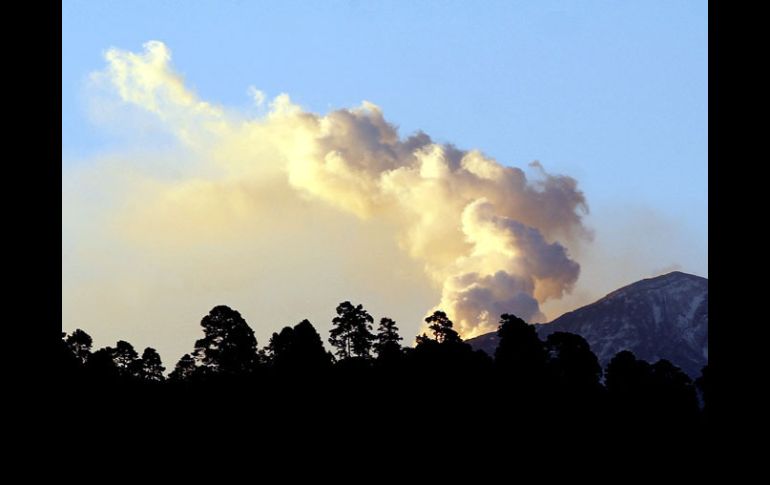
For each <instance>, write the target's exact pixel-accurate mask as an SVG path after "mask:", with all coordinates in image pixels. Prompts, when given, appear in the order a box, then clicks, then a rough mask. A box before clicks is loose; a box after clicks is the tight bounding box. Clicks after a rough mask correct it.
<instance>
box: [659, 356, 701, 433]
mask: <svg viewBox="0 0 770 485" xmlns="http://www.w3.org/2000/svg"><path fill="white" fill-rule="evenodd" d="M652 384H653V387H652V389H653V393H654V396H655V403H654V410H655V412H656V414H657V416H656V417H657V418H658V419H661V420H665V421H666V422H670V423H676V424H677V425H691V424H693V421H694V420H695V419H696V417H697V414H698V398H697V394H696V392H695V386H694V385H693V382H692V379H690V377H689V376H688V375H687V374H685V373H684V372H683V371H682V369H680V368H679V367H677V366H675V365H674V364H672V363H671V362H669V361H668V360H666V359H661V360H659V361H657V362H656V363H655V364H653V365H652Z"/></svg>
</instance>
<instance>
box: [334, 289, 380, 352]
mask: <svg viewBox="0 0 770 485" xmlns="http://www.w3.org/2000/svg"><path fill="white" fill-rule="evenodd" d="M372 322H374V319H373V318H372V316H371V315H369V312H367V311H366V310H364V309H363V306H361V305H357V306H353V305H352V304H351V303H350V302H349V301H346V302H342V303H340V304H339V306H337V316H336V317H334V318H333V319H332V324H333V325H334V328H332V329H331V331H330V332H329V343H330V344H332V345H333V346H334V347H336V348H337V351H336V354H337V356H338V357H340V358H341V359H343V360H344V359H348V358H350V357H361V358H364V359H367V358H369V357H370V353H371V349H372V344H373V341H374V334H372Z"/></svg>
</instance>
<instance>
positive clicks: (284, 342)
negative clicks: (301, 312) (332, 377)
mask: <svg viewBox="0 0 770 485" xmlns="http://www.w3.org/2000/svg"><path fill="white" fill-rule="evenodd" d="M268 355H269V358H270V361H271V364H272V365H273V367H274V368H276V369H279V370H292V371H297V370H301V371H303V372H315V371H318V370H323V369H326V368H328V367H329V365H330V364H331V361H332V357H331V355H330V354H329V353H328V352H327V351H326V350H325V349H324V347H323V342H322V341H321V336H320V335H319V334H318V332H317V331H316V329H315V327H313V325H312V324H311V323H310V322H309V321H308V320H302V321H301V322H299V323H298V324H297V325H295V326H294V328H292V327H284V328H283V329H282V330H281V331H280V333H273V336H272V338H271V339H270V343H269V344H268Z"/></svg>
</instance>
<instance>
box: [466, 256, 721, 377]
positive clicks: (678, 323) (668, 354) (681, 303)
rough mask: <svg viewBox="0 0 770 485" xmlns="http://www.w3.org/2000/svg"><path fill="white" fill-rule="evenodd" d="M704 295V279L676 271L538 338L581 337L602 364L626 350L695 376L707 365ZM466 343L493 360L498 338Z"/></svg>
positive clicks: (552, 326)
mask: <svg viewBox="0 0 770 485" xmlns="http://www.w3.org/2000/svg"><path fill="white" fill-rule="evenodd" d="M708 292H709V288H708V280H707V279H706V278H701V277H700V276H695V275H691V274H687V273H682V272H679V271H675V272H673V273H668V274H666V275H663V276H657V277H655V278H649V279H645V280H641V281H637V282H636V283H633V284H630V285H628V286H624V287H623V288H620V289H619V290H615V291H613V292H612V293H610V294H609V295H607V296H605V297H604V298H602V299H600V300H598V301H596V302H594V303H591V304H590V305H586V306H584V307H582V308H579V309H577V310H575V311H572V312H568V313H565V314H564V315H562V316H560V317H559V318H557V319H556V320H554V321H553V322H551V323H545V324H538V325H537V330H538V334H539V335H540V338H541V339H545V338H546V337H547V336H548V335H549V334H551V333H553V332H570V333H576V334H578V335H582V336H583V337H584V338H585V339H586V340H587V341H588V343H589V344H590V345H591V350H593V352H594V353H595V354H596V356H597V357H598V358H599V360H600V362H601V363H602V365H606V364H607V362H608V361H609V360H610V359H611V358H612V357H613V356H614V355H615V354H616V353H617V352H620V351H621V350H630V351H632V352H633V353H634V354H636V356H637V357H638V358H641V359H644V360H646V361H648V362H650V363H654V362H656V361H657V360H659V359H668V360H669V361H671V362H672V363H674V364H675V365H677V366H679V367H681V369H682V370H683V371H685V372H686V373H687V374H689V375H690V376H692V377H697V376H698V375H700V371H701V368H702V367H703V366H704V365H706V363H707V362H708V316H709V313H708ZM468 343H469V344H471V345H472V346H473V347H474V348H475V349H481V350H484V351H485V352H487V353H489V354H490V355H494V352H495V349H496V348H497V335H496V334H495V333H488V334H485V335H480V336H478V337H475V338H472V339H469V340H468Z"/></svg>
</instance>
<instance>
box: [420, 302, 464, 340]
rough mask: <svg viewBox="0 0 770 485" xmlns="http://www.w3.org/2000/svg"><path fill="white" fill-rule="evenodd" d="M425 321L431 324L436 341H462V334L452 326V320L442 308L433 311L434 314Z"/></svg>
mask: <svg viewBox="0 0 770 485" xmlns="http://www.w3.org/2000/svg"><path fill="white" fill-rule="evenodd" d="M425 322H426V323H429V324H430V325H429V326H428V328H430V329H431V330H432V331H433V335H434V338H435V340H436V342H438V343H440V344H443V343H448V344H453V343H460V342H462V339H461V338H460V335H459V334H458V333H457V332H456V331H455V330H454V329H453V328H452V320H450V319H449V317H447V316H446V313H444V312H442V311H441V310H436V311H435V312H433V314H432V315H430V316H429V317H427V318H425Z"/></svg>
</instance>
